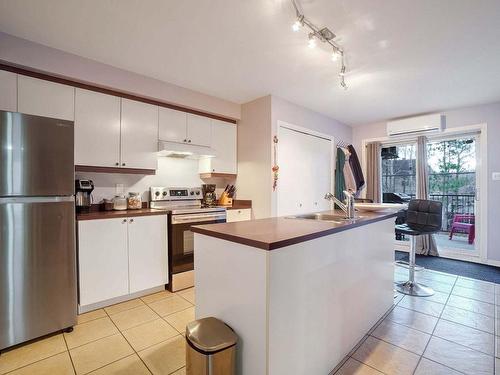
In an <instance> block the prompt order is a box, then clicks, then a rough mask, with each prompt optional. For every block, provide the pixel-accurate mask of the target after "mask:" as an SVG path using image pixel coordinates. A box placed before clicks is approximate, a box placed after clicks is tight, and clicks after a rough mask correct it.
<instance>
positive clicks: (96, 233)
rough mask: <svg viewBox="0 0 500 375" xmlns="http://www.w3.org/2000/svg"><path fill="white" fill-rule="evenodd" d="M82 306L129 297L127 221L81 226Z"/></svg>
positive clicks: (80, 269) (79, 272) (94, 221)
mask: <svg viewBox="0 0 500 375" xmlns="http://www.w3.org/2000/svg"><path fill="white" fill-rule="evenodd" d="M78 275H79V286H80V306H85V305H90V304H94V303H97V302H101V301H105V300H108V299H111V298H115V297H119V296H123V295H126V294H128V293H129V288H128V252H127V220H126V219H104V220H84V221H79V222H78Z"/></svg>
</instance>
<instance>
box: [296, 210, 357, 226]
mask: <svg viewBox="0 0 500 375" xmlns="http://www.w3.org/2000/svg"><path fill="white" fill-rule="evenodd" d="M286 219H303V220H320V221H329V222H332V223H339V224H340V223H345V222H352V221H355V220H357V219H360V217H359V216H357V217H356V218H355V219H348V218H345V217H343V216H341V215H331V214H321V213H317V214H314V213H313V214H304V215H295V216H287V217H286Z"/></svg>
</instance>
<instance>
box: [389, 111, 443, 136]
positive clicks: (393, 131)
mask: <svg viewBox="0 0 500 375" xmlns="http://www.w3.org/2000/svg"><path fill="white" fill-rule="evenodd" d="M445 120H446V117H445V116H444V115H441V114H434V115H425V116H417V117H410V118H405V119H401V120H394V121H389V122H387V135H388V136H390V137H395V136H401V135H412V134H416V135H418V134H428V133H436V132H440V131H442V130H443V129H444V126H445Z"/></svg>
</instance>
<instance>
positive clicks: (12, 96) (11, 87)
mask: <svg viewBox="0 0 500 375" xmlns="http://www.w3.org/2000/svg"><path fill="white" fill-rule="evenodd" d="M0 111H9V112H17V74H15V73H11V72H7V71H5V70H0Z"/></svg>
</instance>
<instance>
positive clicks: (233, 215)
mask: <svg viewBox="0 0 500 375" xmlns="http://www.w3.org/2000/svg"><path fill="white" fill-rule="evenodd" d="M251 219H252V209H251V208H243V209H241V210H227V213H226V221H227V222H228V223H233V222H235V221H246V220H251Z"/></svg>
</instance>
